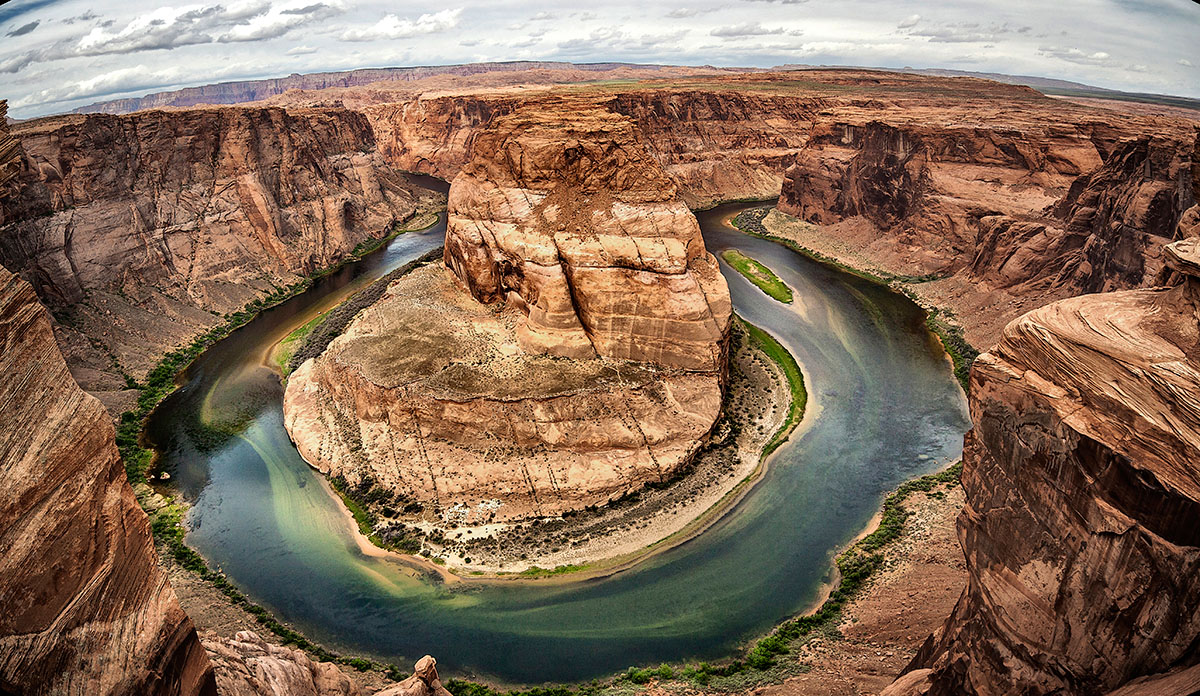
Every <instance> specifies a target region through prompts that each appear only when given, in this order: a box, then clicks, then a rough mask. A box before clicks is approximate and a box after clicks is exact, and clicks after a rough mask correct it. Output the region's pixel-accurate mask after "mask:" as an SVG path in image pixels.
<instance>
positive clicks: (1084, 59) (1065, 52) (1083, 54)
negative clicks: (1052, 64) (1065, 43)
mask: <svg viewBox="0 0 1200 696" xmlns="http://www.w3.org/2000/svg"><path fill="white" fill-rule="evenodd" d="M1038 53H1039V54H1041V55H1043V56H1046V57H1048V58H1057V59H1058V60H1065V61H1067V62H1070V63H1078V64H1079V65H1108V64H1109V61H1110V59H1111V58H1112V56H1110V55H1109V54H1108V53H1107V52H1105V51H1094V52H1090V53H1089V52H1088V51H1082V50H1080V49H1078V48H1060V47H1058V46H1042V47H1041V48H1039V49H1038Z"/></svg>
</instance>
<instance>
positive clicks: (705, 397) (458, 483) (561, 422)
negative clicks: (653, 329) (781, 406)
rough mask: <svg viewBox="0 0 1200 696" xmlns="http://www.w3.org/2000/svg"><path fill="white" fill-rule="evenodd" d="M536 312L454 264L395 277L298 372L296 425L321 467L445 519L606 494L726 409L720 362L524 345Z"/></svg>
mask: <svg viewBox="0 0 1200 696" xmlns="http://www.w3.org/2000/svg"><path fill="white" fill-rule="evenodd" d="M524 322H525V317H524V315H523V313H521V312H520V311H519V310H517V309H516V308H513V307H510V308H507V309H504V310H500V308H498V307H494V306H488V305H483V304H480V303H478V302H476V301H475V300H474V299H473V298H471V297H470V296H469V295H467V294H466V293H464V292H463V291H462V290H461V289H460V288H459V287H458V285H457V284H456V282H455V280H454V278H453V276H451V274H450V273H449V271H447V270H446V269H444V268H441V267H436V266H435V267H426V268H423V269H420V270H417V271H414V272H413V273H411V274H409V275H408V276H405V277H404V278H402V279H400V280H399V281H396V282H395V283H393V284H392V285H391V286H390V287H389V288H388V291H387V293H386V294H385V295H384V297H383V298H382V299H381V300H380V301H379V302H377V303H376V304H374V305H372V306H371V307H369V308H367V309H365V310H363V311H362V312H361V313H360V314H359V315H358V316H357V317H356V318H355V320H354V321H353V323H351V325H350V326H349V327H348V329H347V330H346V332H345V333H344V334H342V335H341V336H339V337H338V338H336V339H335V340H334V341H333V342H332V343H331V344H330V345H329V347H328V349H326V351H325V352H324V353H323V354H322V355H321V356H320V357H318V358H316V359H314V360H309V361H306V362H305V363H304V364H303V365H301V367H300V368H299V369H298V370H296V371H295V372H293V373H292V375H291V376H290V377H289V379H288V386H287V391H286V393H285V395H284V403H283V410H284V424H285V426H286V427H287V429H288V432H289V433H290V434H291V436H292V439H293V440H294V441H295V442H296V447H297V448H298V449H299V451H300V454H301V455H302V456H303V457H304V458H305V460H307V461H308V462H309V463H310V464H312V465H313V466H314V467H316V468H318V469H320V470H321V471H322V472H325V473H327V474H329V475H331V476H341V477H344V478H345V479H346V480H348V481H349V482H351V483H352V484H360V483H363V482H371V483H373V484H378V485H380V486H382V487H384V488H385V489H387V490H389V491H392V492H394V493H395V494H398V495H400V496H402V497H405V498H408V499H410V500H415V501H417V502H419V503H421V504H422V505H429V506H433V507H434V508H435V510H436V511H437V512H438V513H439V514H440V520H441V521H442V522H443V523H445V524H450V525H459V524H481V523H486V522H489V521H493V520H499V521H504V520H514V519H522V518H527V517H534V516H544V515H555V514H559V513H562V512H564V511H567V510H575V509H581V508H584V507H586V506H588V505H596V504H603V503H605V502H607V501H609V500H611V499H613V498H617V497H620V496H621V495H624V494H626V493H629V492H632V491H634V490H637V489H638V488H640V487H642V486H643V485H644V484H645V483H646V482H651V481H652V482H658V481H664V480H666V479H668V478H669V477H670V476H671V474H672V473H673V472H675V471H676V470H678V469H679V468H680V467H681V466H683V465H684V464H686V463H687V462H688V461H689V460H690V458H691V456H692V455H693V453H694V452H695V450H696V448H697V447H698V446H699V444H700V442H701V441H702V440H703V438H704V437H705V435H706V434H707V433H708V432H709V430H710V429H711V428H712V426H713V424H714V423H715V422H716V419H717V416H718V415H719V413H720V408H721V378H720V373H719V372H717V371H710V372H693V371H681V370H672V369H666V368H661V367H658V366H655V365H652V364H648V363H633V362H628V361H624V360H613V359H606V358H599V357H595V356H593V357H591V358H578V359H573V360H565V359H562V358H556V357H552V356H549V355H544V354H530V353H527V352H526V351H524V350H522V349H521V347H520V346H519V345H518V343H519V341H520V336H521V334H520V333H519V326H520V325H523V324H524Z"/></svg>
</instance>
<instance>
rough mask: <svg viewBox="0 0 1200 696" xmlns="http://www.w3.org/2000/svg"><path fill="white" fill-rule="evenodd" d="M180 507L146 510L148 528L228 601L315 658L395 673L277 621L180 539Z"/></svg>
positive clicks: (171, 551) (286, 642)
mask: <svg viewBox="0 0 1200 696" xmlns="http://www.w3.org/2000/svg"><path fill="white" fill-rule="evenodd" d="M184 510H185V509H184V507H183V505H181V504H179V503H175V502H171V503H168V504H167V505H166V506H164V507H162V508H159V509H158V510H154V511H151V512H150V529H151V531H152V532H153V533H154V538H155V539H156V540H158V542H159V543H161V544H163V545H164V546H165V547H166V548H167V552H168V553H169V554H170V555H171V557H172V558H174V559H175V562H177V563H178V564H179V565H180V566H182V567H183V568H185V569H187V570H190V571H191V572H193V573H196V574H197V575H199V576H200V577H201V578H202V579H204V580H206V581H208V582H209V583H210V584H212V586H213V587H215V588H217V589H218V590H220V591H221V593H222V594H224V595H225V596H226V597H228V598H229V601H230V603H232V604H233V605H234V606H237V607H241V608H242V609H244V610H246V612H247V613H249V614H250V615H252V616H253V617H254V618H255V619H257V620H258V622H259V623H260V624H262V625H263V627H265V628H266V629H268V630H269V631H271V632H272V633H274V634H275V635H277V636H279V637H280V638H282V639H283V642H284V644H285V645H294V646H296V647H297V648H300V649H302V650H304V651H305V652H308V653H309V654H311V655H312V656H313V657H315V658H316V659H318V660H323V661H325V662H338V663H341V664H344V665H348V666H350V667H353V668H354V669H357V670H359V671H366V670H370V669H377V670H387V671H388V673H389V674H391V673H397V674H398V673H399V670H398V669H397V668H396V667H395V666H394V665H383V664H379V663H375V662H372V661H370V660H364V659H362V658H356V657H343V656H341V655H338V654H337V653H334V652H330V651H329V650H326V649H325V648H322V647H321V646H319V645H317V644H316V643H313V642H312V641H310V640H308V639H307V638H305V637H304V636H302V635H300V634H299V633H298V632H296V631H294V630H292V629H291V628H289V627H288V626H285V625H284V624H282V623H280V622H279V621H278V620H277V619H275V617H273V616H272V615H271V612H269V611H268V610H267V609H266V608H264V607H262V606H261V605H258V604H255V603H254V602H251V601H250V600H249V599H248V598H247V597H246V595H244V594H242V593H241V591H239V590H238V589H237V588H236V587H234V585H233V583H231V582H229V579H228V578H226V577H225V575H224V574H223V573H220V572H217V571H214V570H213V569H211V568H209V567H208V564H207V563H205V561H204V559H203V558H202V557H201V556H200V554H198V553H196V552H195V551H193V550H192V548H191V547H189V546H188V545H187V544H185V543H184V541H183V536H184V527H183V515H184Z"/></svg>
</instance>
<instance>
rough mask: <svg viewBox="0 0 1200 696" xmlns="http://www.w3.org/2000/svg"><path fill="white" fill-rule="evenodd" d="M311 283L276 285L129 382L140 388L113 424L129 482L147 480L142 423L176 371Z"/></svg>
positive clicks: (165, 392)
mask: <svg viewBox="0 0 1200 696" xmlns="http://www.w3.org/2000/svg"><path fill="white" fill-rule="evenodd" d="M311 285H312V281H311V280H309V279H305V280H301V281H299V282H296V283H293V284H292V285H288V286H286V287H277V288H275V290H274V291H273V292H272V293H271V294H270V295H267V296H266V297H263V298H260V299H257V300H254V301H253V302H248V303H247V304H246V306H245V307H243V308H242V309H241V310H239V311H237V312H234V313H232V314H227V315H225V321H224V322H223V323H222V324H220V325H219V326H216V327H213V328H211V329H209V330H208V331H206V332H205V333H203V334H201V335H199V336H197V337H196V338H195V339H194V340H193V341H192V342H191V343H189V344H188V345H187V346H185V347H183V348H178V349H176V350H173V351H171V352H170V353H167V354H166V355H164V356H163V357H162V359H161V360H159V361H158V364H157V365H155V366H154V368H153V369H152V370H150V372H149V374H147V375H146V381H145V382H144V383H142V384H136V383H134V385H133V386H135V388H136V389H137V390H138V391H139V392H141V393H140V394H138V399H137V406H136V407H134V408H133V409H131V410H129V411H126V412H125V413H122V414H121V420H120V422H119V423H118V424H117V448H118V449H119V450H120V452H121V459H122V460H123V461H124V463H125V474H126V476H128V477H129V482H130V483H145V482H146V480H147V478H146V474H147V472H148V470H149V468H150V465H151V464H153V462H154V455H153V453H151V452H150V450H148V449H146V448H145V447H142V445H141V433H142V425H143V424H144V422H145V420H146V417H147V416H148V415H150V412H151V411H152V410H154V407H155V406H157V405H158V403H159V402H160V401H162V400H163V399H165V398H166V397H167V395H169V394H170V393H171V392H173V391H175V389H176V387H177V386H178V385H176V384H175V377H176V375H178V374H179V373H180V371H182V370H183V369H184V368H186V367H187V366H188V365H190V364H191V362H192V361H193V360H195V359H196V356H198V355H200V353H202V352H204V349H205V348H208V347H209V346H211V345H212V344H214V343H216V342H217V341H219V340H221V339H222V338H225V337H226V336H228V335H229V334H231V333H233V332H234V331H235V330H237V329H239V328H241V327H242V326H245V325H246V324H247V323H249V322H250V320H251V319H253V318H254V317H255V315H257V314H258V313H259V312H261V311H262V310H264V309H267V308H269V307H273V306H275V305H277V304H279V303H280V302H283V301H284V300H286V299H288V298H289V297H292V296H293V295H297V294H299V293H301V292H303V291H304V290H307V289H308V288H309V287H310V286H311ZM129 381H132V380H129Z"/></svg>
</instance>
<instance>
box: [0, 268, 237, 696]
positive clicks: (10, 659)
mask: <svg viewBox="0 0 1200 696" xmlns="http://www.w3.org/2000/svg"><path fill="white" fill-rule="evenodd" d="M0 346H3V350H0V375H4V379H3V380H0V404H3V406H0V481H2V483H3V488H4V495H3V496H0V607H3V611H0V691H3V692H5V693H20V694H29V695H33V694H81V695H82V694H87V695H89V696H91V695H92V694H168V695H180V696H184V695H188V696H190V695H192V694H213V693H214V685H213V677H212V671H211V667H210V665H209V662H208V658H207V657H206V656H205V654H204V649H203V648H202V647H201V645H200V641H199V639H198V638H197V636H196V631H195V629H194V628H193V627H192V622H191V620H190V619H188V617H187V616H186V615H185V614H184V613H183V610H182V609H180V608H179V604H178V602H177V601H176V599H175V593H174V592H173V591H172V590H171V587H170V585H169V584H168V582H167V576H166V574H165V573H163V571H162V570H161V569H160V568H159V566H158V559H157V558H156V557H155V553H154V544H153V542H152V541H151V538H150V525H149V523H148V521H147V519H146V514H145V513H144V512H142V509H141V508H140V507H138V504H137V501H136V500H135V499H134V495H133V491H132V489H130V487H129V484H128V483H127V482H126V480H125V471H124V470H123V469H122V467H121V460H120V456H119V455H118V453H117V446H116V442H115V439H114V438H115V433H114V431H113V426H112V424H111V422H110V421H109V418H108V416H107V414H106V413H105V411H104V408H103V407H102V406H101V405H100V402H99V401H97V400H96V399H94V398H93V397H91V396H88V395H87V394H85V393H84V392H83V391H81V390H80V389H79V387H78V386H77V385H76V384H75V382H74V381H73V380H72V379H71V375H70V374H69V373H68V372H67V366H66V363H65V362H64V361H63V358H62V355H61V354H60V353H59V351H58V347H57V346H56V345H55V342H54V335H53V333H52V332H51V330H50V317H49V314H48V313H47V312H46V310H45V309H44V308H43V307H42V306H41V305H40V304H38V302H37V300H36V298H35V297H34V293H33V290H32V288H30V286H29V284H28V283H26V282H24V281H23V280H21V279H19V278H17V277H15V276H13V275H12V274H10V273H9V272H8V271H6V270H4V269H2V268H0Z"/></svg>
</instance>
